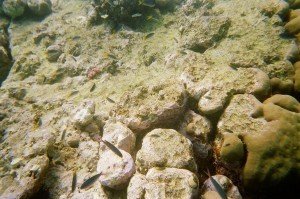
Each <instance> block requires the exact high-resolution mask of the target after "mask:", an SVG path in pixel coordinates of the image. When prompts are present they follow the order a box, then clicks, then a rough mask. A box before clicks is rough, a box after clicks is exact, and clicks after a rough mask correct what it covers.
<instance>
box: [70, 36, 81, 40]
mask: <svg viewBox="0 0 300 199" xmlns="http://www.w3.org/2000/svg"><path fill="white" fill-rule="evenodd" d="M80 38H81V37H80V36H75V37H73V38H72V39H73V40H78V39H80Z"/></svg>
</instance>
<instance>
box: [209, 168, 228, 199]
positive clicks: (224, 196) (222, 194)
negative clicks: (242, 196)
mask: <svg viewBox="0 0 300 199" xmlns="http://www.w3.org/2000/svg"><path fill="white" fill-rule="evenodd" d="M206 174H207V175H208V177H209V179H210V181H211V183H212V184H213V186H214V187H215V190H216V191H217V193H218V194H219V195H220V197H221V198H222V199H228V198H227V194H226V193H225V191H224V189H223V188H222V187H221V185H220V184H219V183H218V182H217V181H216V180H215V179H214V178H213V177H212V176H211V175H210V172H209V170H208V169H207V173H206Z"/></svg>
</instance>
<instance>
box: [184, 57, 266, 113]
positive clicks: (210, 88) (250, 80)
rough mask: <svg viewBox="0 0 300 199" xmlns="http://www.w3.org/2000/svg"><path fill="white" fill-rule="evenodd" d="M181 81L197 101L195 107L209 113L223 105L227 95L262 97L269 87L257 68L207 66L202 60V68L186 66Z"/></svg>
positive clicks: (263, 74)
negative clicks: (242, 94) (243, 94)
mask: <svg viewBox="0 0 300 199" xmlns="http://www.w3.org/2000/svg"><path fill="white" fill-rule="evenodd" d="M182 81H183V82H184V83H185V84H186V85H187V90H188V91H189V93H190V94H191V95H192V96H193V97H194V99H196V100H197V101H198V110H199V111H200V112H202V113H203V114H205V115H212V114H215V113H217V112H220V111H222V110H223V109H224V106H225V104H226V103H227V102H228V101H229V100H230V98H231V97H232V96H233V95H235V94H239V93H249V94H250V93H251V94H254V95H256V96H257V97H260V98H263V97H264V96H267V94H268V93H269V91H270V80H269V78H268V76H267V74H265V73H264V72H263V71H261V70H259V69H257V68H239V69H238V70H234V69H232V68H230V67H226V66H220V67H216V68H214V67H210V66H209V65H207V64H205V63H204V64H203V67H202V70H200V69H198V68H194V67H188V68H187V69H186V72H184V73H183V74H182Z"/></svg>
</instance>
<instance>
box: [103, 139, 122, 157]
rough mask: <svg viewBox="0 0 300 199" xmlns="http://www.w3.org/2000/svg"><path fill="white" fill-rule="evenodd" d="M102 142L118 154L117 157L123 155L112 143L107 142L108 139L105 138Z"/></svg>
mask: <svg viewBox="0 0 300 199" xmlns="http://www.w3.org/2000/svg"><path fill="white" fill-rule="evenodd" d="M102 142H103V143H104V144H105V145H106V146H107V147H108V148H109V149H110V150H112V151H113V152H114V153H115V154H116V155H118V156H119V157H121V158H122V157H123V155H122V153H121V151H120V150H119V149H118V148H117V147H115V146H114V145H113V144H112V143H110V142H108V141H105V140H102Z"/></svg>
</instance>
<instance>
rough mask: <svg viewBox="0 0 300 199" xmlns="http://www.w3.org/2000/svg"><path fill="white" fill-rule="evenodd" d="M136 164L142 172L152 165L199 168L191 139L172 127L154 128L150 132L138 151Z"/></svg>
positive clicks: (193, 169)
mask: <svg viewBox="0 0 300 199" xmlns="http://www.w3.org/2000/svg"><path fill="white" fill-rule="evenodd" d="M136 165H137V168H138V170H139V171H140V172H142V173H146V172H147V171H148V170H149V169H151V168H152V167H172V168H179V169H188V170H191V171H196V170H197V165H196V163H195V160H194V158H193V150H192V143H191V141H189V140H188V139H187V138H185V137H184V136H183V135H181V134H180V133H178V132H177V131H175V130H172V129H154V130H153V131H151V132H149V133H148V134H147V135H146V136H145V137H144V139H143V143H142V148H141V149H140V150H139V151H138V152H137V155H136Z"/></svg>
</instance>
